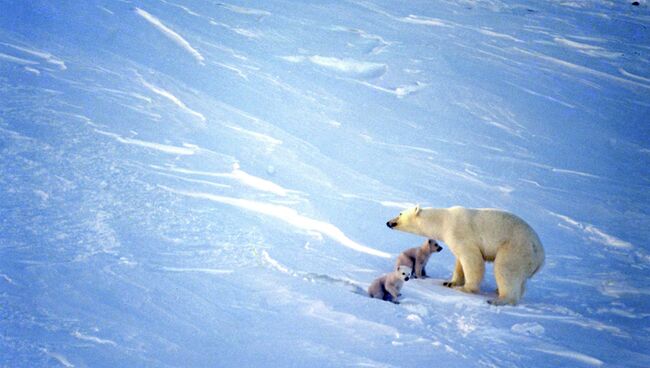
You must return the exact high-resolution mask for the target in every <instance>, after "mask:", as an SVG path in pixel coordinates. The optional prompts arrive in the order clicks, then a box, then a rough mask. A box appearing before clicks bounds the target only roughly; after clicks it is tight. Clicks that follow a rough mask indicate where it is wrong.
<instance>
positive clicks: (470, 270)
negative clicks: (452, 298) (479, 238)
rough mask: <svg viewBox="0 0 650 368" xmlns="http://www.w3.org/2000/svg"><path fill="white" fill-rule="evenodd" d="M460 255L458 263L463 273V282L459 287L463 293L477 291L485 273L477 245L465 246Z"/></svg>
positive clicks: (483, 262)
mask: <svg viewBox="0 0 650 368" xmlns="http://www.w3.org/2000/svg"><path fill="white" fill-rule="evenodd" d="M465 249H466V250H465V252H464V253H463V254H462V255H461V257H460V263H461V265H462V267H463V273H464V274H465V284H464V285H463V286H461V287H460V288H459V289H460V291H463V292H465V293H477V292H478V291H479V290H480V287H481V281H483V274H484V273H485V261H484V260H483V255H482V254H481V251H480V250H479V249H478V247H465Z"/></svg>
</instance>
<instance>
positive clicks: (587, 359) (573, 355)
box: [533, 348, 604, 367]
mask: <svg viewBox="0 0 650 368" xmlns="http://www.w3.org/2000/svg"><path fill="white" fill-rule="evenodd" d="M533 350H537V351H541V352H543V353H546V354H551V355H557V356H560V357H564V358H570V359H574V360H577V361H579V362H581V363H586V364H589V365H593V366H595V367H600V366H601V365H603V364H604V363H603V361H602V360H600V359H596V358H594V357H591V356H589V355H586V354H582V353H578V352H575V351H569V350H550V349H540V348H534V349H533Z"/></svg>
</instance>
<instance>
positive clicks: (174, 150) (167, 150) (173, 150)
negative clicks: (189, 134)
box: [95, 129, 198, 155]
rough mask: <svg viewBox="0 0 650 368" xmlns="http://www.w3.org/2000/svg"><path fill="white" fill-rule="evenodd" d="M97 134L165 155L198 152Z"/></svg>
mask: <svg viewBox="0 0 650 368" xmlns="http://www.w3.org/2000/svg"><path fill="white" fill-rule="evenodd" d="M95 132H97V133H99V134H102V135H105V136H107V137H111V138H113V139H115V140H116V141H118V142H120V143H124V144H130V145H133V146H139V147H144V148H150V149H154V150H157V151H160V152H164V153H171V154H175V155H193V154H195V153H196V151H197V149H198V148H197V147H196V146H189V145H188V146H187V147H178V146H169V145H166V144H160V143H153V142H147V141H142V140H139V139H133V138H124V137H122V136H120V135H118V134H115V133H111V132H106V131H103V130H99V129H95Z"/></svg>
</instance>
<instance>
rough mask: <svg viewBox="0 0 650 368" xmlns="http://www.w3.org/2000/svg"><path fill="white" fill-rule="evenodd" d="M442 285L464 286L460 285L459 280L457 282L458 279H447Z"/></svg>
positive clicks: (450, 286) (449, 286)
mask: <svg viewBox="0 0 650 368" xmlns="http://www.w3.org/2000/svg"><path fill="white" fill-rule="evenodd" d="M442 286H446V287H448V288H453V287H456V286H462V285H460V284H459V283H458V282H456V281H445V282H443V283H442Z"/></svg>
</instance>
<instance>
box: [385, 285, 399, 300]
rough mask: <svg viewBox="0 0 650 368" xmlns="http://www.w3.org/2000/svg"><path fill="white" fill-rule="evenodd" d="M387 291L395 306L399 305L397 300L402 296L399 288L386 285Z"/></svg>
mask: <svg viewBox="0 0 650 368" xmlns="http://www.w3.org/2000/svg"><path fill="white" fill-rule="evenodd" d="M386 291H388V294H389V295H390V296H391V297H392V300H390V301H391V302H393V303H395V304H399V302H398V301H397V298H398V297H399V296H400V295H401V294H400V293H399V291H398V290H397V288H395V286H394V285H386Z"/></svg>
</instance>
